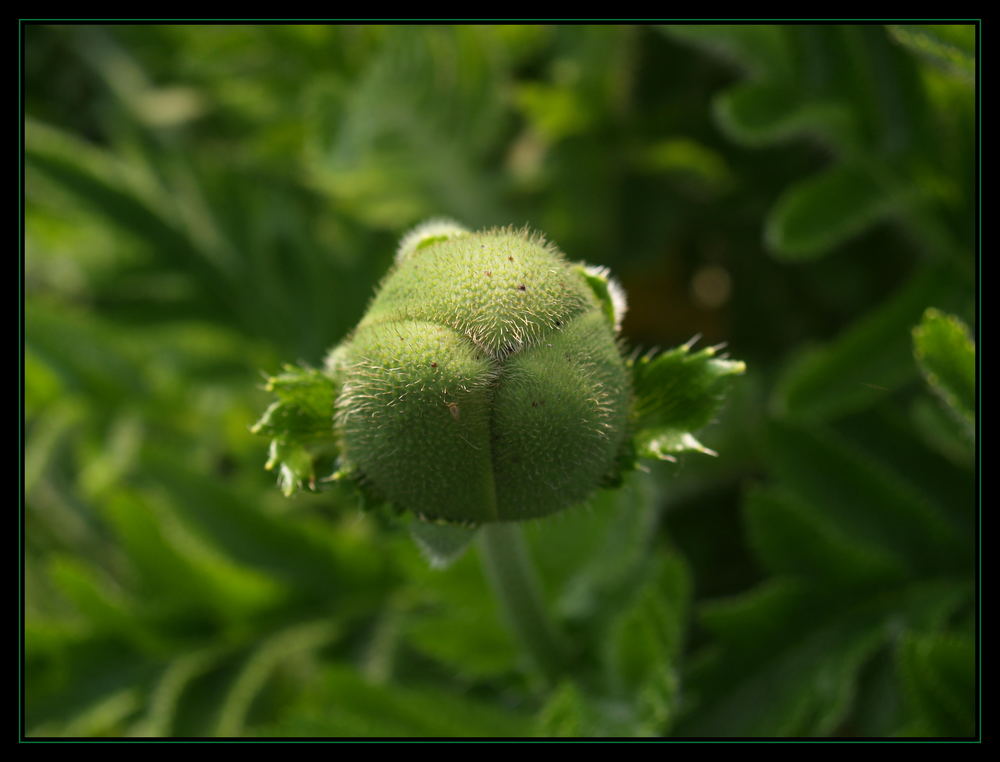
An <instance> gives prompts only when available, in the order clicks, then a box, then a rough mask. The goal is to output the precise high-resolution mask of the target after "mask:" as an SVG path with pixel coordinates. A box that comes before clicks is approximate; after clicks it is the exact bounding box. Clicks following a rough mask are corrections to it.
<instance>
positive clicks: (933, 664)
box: [898, 634, 976, 738]
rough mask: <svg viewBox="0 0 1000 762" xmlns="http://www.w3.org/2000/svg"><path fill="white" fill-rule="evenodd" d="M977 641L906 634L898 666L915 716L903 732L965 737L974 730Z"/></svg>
mask: <svg viewBox="0 0 1000 762" xmlns="http://www.w3.org/2000/svg"><path fill="white" fill-rule="evenodd" d="M975 663H976V658H975V645H974V643H973V642H972V638H971V637H961V636H958V635H937V634H935V635H927V634H911V635H908V636H907V637H906V638H904V639H903V641H902V642H901V643H900V646H899V655H898V667H899V672H900V675H901V678H902V683H903V686H904V692H905V699H906V703H907V704H908V706H909V708H910V711H911V713H912V717H913V719H912V720H911V721H910V724H908V725H907V726H906V727H904V729H903V730H902V731H901V734H903V735H915V736H937V737H950V738H962V737H966V738H968V737H971V736H973V735H974V734H975V730H976V718H975V714H974V708H975V690H976V679H975Z"/></svg>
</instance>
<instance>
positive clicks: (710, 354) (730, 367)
mask: <svg viewBox="0 0 1000 762" xmlns="http://www.w3.org/2000/svg"><path fill="white" fill-rule="evenodd" d="M716 355H717V350H716V348H714V347H707V348H705V349H702V350H700V351H698V352H694V353H692V352H691V346H690V344H686V345H684V346H680V347H677V348H676V349H672V350H670V351H668V352H663V353H661V354H659V355H656V356H651V355H645V356H642V357H639V358H637V359H636V360H635V361H634V362H633V363H632V386H633V389H634V390H635V402H634V404H633V416H634V419H635V421H636V432H637V433H636V436H635V442H636V449H637V451H638V453H639V455H640V456H643V457H650V458H660V459H665V460H670V459H672V456H673V454H674V453H679V452H685V451H696V452H704V453H709V454H713V453H712V452H711V450H708V449H707V448H705V447H704V446H702V445H701V443H699V442H698V440H697V439H695V438H694V436H693V434H692V432H694V431H697V430H698V429H700V428H702V427H704V426H705V425H706V424H708V423H710V422H711V420H712V418H713V416H715V414H716V413H717V412H718V410H719V408H720V407H721V405H722V402H723V400H724V398H725V392H726V390H727V388H728V386H729V384H730V383H731V382H732V379H733V377H734V376H738V375H741V374H742V373H744V372H745V371H746V365H745V363H742V362H739V361H735V360H727V359H723V358H721V357H717V356H716Z"/></svg>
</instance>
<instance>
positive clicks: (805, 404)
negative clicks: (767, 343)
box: [773, 266, 965, 421]
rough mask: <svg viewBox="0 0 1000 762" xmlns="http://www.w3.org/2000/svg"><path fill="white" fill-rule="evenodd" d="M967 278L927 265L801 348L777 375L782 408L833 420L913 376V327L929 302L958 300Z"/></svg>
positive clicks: (776, 403)
mask: <svg viewBox="0 0 1000 762" xmlns="http://www.w3.org/2000/svg"><path fill="white" fill-rule="evenodd" d="M964 290H965V285H964V283H963V279H962V278H961V277H960V276H959V275H957V274H956V273H955V272H954V271H953V270H952V269H951V268H949V267H947V266H937V267H925V268H923V269H921V270H919V271H918V272H917V273H916V274H914V276H913V277H912V278H911V279H910V280H909V282H908V283H906V284H905V285H904V286H903V287H902V288H900V289H899V290H898V291H897V292H896V293H895V294H894V295H893V296H892V297H890V298H889V299H888V300H887V301H886V302H884V303H883V304H882V305H880V306H879V307H877V308H876V309H875V310H873V311H872V312H871V313H869V314H868V315H866V316H865V317H863V318H861V319H860V320H859V321H858V322H856V323H855V324H854V325H852V326H851V327H850V328H848V329H847V330H846V331H844V332H843V333H842V334H841V335H840V336H838V337H837V338H836V339H834V340H833V341H832V342H830V343H829V344H827V345H826V346H824V347H822V348H819V349H813V350H811V351H807V352H805V353H803V354H801V355H800V356H799V357H798V358H796V359H795V360H793V362H792V363H791V364H790V365H789V367H788V368H787V369H786V371H785V372H784V374H783V375H782V377H781V379H780V380H779V382H778V384H777V386H776V388H775V394H774V401H773V404H774V406H775V408H776V409H777V411H778V412H779V413H782V414H785V415H790V416H793V417H796V418H803V419H810V420H817V421H822V420H829V419H833V418H836V417H838V416H841V415H844V414H846V413H850V412H854V411H856V410H860V409H862V408H864V407H866V406H868V405H870V404H872V403H873V402H875V401H876V400H878V399H879V398H881V397H883V396H885V395H886V394H887V393H888V392H890V391H892V390H893V389H895V388H897V387H899V386H901V385H902V384H903V383H905V382H907V381H909V380H911V379H912V378H914V376H915V370H916V369H915V368H914V366H913V363H912V361H911V360H910V358H911V356H912V347H911V339H910V330H911V328H912V326H913V325H914V323H916V322H917V320H919V317H920V315H921V313H922V312H923V310H924V309H925V308H926V306H927V304H934V303H937V304H948V305H951V304H958V303H961V302H962V300H963V298H964Z"/></svg>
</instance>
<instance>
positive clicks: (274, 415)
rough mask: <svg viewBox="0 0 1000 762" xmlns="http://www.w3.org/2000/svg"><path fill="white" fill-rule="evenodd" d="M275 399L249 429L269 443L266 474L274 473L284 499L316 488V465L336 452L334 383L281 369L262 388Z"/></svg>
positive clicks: (306, 371)
mask: <svg viewBox="0 0 1000 762" xmlns="http://www.w3.org/2000/svg"><path fill="white" fill-rule="evenodd" d="M265 389H267V391H269V392H272V393H273V394H274V395H275V396H276V397H277V398H278V399H277V400H276V401H275V402H272V403H271V405H270V406H269V407H268V408H267V410H265V411H264V414H263V415H262V416H261V417H260V420H258V421H257V423H255V424H254V425H253V427H252V428H251V429H250V430H251V431H252V432H253V433H254V434H259V435H261V436H264V437H269V438H270V439H271V444H270V449H269V451H268V459H267V463H266V464H265V465H264V468H266V469H267V470H268V471H271V470H273V469H275V468H277V470H278V484H279V486H280V487H281V491H282V492H283V493H284V495H285V496H286V497H290V496H291V495H294V494H295V493H296V492H298V491H299V490H302V489H307V488H308V489H310V490H315V489H316V460H317V458H318V457H320V456H323V457H325V458H327V459H330V460H332V459H333V458H334V457H335V455H336V452H337V447H336V441H335V438H334V434H333V406H334V400H335V398H336V395H337V385H336V383H335V382H334V380H333V379H332V378H331V377H330V376H328V375H327V374H325V373H323V372H322V371H319V370H316V369H315V368H303V367H297V366H294V365H286V366H285V367H284V370H283V372H282V373H280V374H279V375H277V376H271V377H270V378H268V380H267V384H266V386H265Z"/></svg>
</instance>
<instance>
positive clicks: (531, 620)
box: [480, 523, 567, 679]
mask: <svg viewBox="0 0 1000 762" xmlns="http://www.w3.org/2000/svg"><path fill="white" fill-rule="evenodd" d="M480 547H481V549H482V556H483V565H484V567H485V569H486V576H487V577H488V578H489V580H490V584H491V585H492V587H493V592H494V593H495V594H496V596H497V599H498V600H499V602H500V607H501V609H502V611H503V614H504V617H505V619H506V620H507V623H508V625H509V626H510V628H511V630H513V632H514V635H515V636H516V637H517V639H518V640H519V641H520V643H521V646H522V647H523V648H524V650H525V652H526V653H527V655H528V657H529V658H530V659H531V661H532V664H533V665H534V666H535V667H536V669H538V670H539V671H540V672H541V673H543V674H544V675H545V676H546V677H548V678H549V679H554V678H556V677H557V676H558V675H559V674H560V673H561V672H562V671H563V668H564V667H565V665H566V661H567V648H566V645H567V641H566V639H565V637H564V636H563V634H562V633H561V632H560V631H559V630H558V629H557V628H556V626H555V623H554V622H553V621H552V619H551V618H550V617H549V614H548V611H547V610H546V607H545V599H544V597H543V596H542V589H541V583H540V581H539V578H538V574H537V572H536V571H535V567H534V565H533V564H532V561H531V556H530V555H529V553H528V547H527V544H526V543H525V541H524V536H523V534H522V532H521V527H520V525H518V524H515V523H497V524H487V525H485V526H484V527H483V528H482V530H481V532H480Z"/></svg>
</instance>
